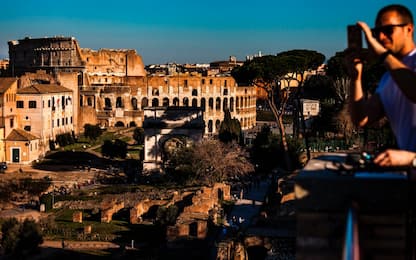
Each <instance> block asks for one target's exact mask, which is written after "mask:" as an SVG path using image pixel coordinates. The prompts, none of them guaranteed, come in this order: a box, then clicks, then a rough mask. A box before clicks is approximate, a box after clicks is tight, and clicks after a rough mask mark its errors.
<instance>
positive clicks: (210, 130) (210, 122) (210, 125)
mask: <svg viewBox="0 0 416 260" xmlns="http://www.w3.org/2000/svg"><path fill="white" fill-rule="evenodd" d="M212 127H213V123H212V120H209V121H208V133H212V132H213V129H212Z"/></svg>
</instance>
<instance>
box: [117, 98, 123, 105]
mask: <svg viewBox="0 0 416 260" xmlns="http://www.w3.org/2000/svg"><path fill="white" fill-rule="evenodd" d="M121 107H123V100H122V99H121V97H117V98H116V108H121Z"/></svg>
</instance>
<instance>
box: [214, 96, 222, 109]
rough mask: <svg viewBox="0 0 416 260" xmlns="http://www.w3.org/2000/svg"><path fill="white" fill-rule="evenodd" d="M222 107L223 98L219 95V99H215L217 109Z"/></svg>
mask: <svg viewBox="0 0 416 260" xmlns="http://www.w3.org/2000/svg"><path fill="white" fill-rule="evenodd" d="M220 109H221V98H219V97H217V99H216V100H215V110H217V111H218V110H220Z"/></svg>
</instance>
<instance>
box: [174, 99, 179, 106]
mask: <svg viewBox="0 0 416 260" xmlns="http://www.w3.org/2000/svg"><path fill="white" fill-rule="evenodd" d="M173 105H174V106H175V107H178V106H179V98H177V97H175V98H174V99H173Z"/></svg>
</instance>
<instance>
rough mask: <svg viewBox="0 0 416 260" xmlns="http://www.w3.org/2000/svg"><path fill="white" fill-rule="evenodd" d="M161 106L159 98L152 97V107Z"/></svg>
mask: <svg viewBox="0 0 416 260" xmlns="http://www.w3.org/2000/svg"><path fill="white" fill-rule="evenodd" d="M158 106H159V99H158V98H153V99H152V107H158Z"/></svg>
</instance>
